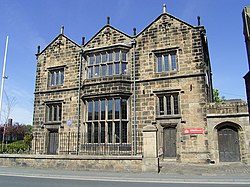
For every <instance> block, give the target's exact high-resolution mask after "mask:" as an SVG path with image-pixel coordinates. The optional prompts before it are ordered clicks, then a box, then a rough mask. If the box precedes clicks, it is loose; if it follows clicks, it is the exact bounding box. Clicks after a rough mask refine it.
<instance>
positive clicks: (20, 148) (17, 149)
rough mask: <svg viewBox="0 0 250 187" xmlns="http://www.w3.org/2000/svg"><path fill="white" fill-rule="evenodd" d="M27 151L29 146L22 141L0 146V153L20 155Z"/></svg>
mask: <svg viewBox="0 0 250 187" xmlns="http://www.w3.org/2000/svg"><path fill="white" fill-rule="evenodd" d="M2 148H3V150H2ZM29 150H30V146H29V145H27V144H26V143H25V142H24V141H23V140H19V141H16V142H12V143H9V144H4V145H3V146H2V145H1V153H9V154H20V153H28V152H29Z"/></svg>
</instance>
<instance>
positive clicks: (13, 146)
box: [0, 123, 33, 153]
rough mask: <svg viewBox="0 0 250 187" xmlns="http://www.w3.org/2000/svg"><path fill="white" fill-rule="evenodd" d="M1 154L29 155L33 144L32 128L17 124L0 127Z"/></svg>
mask: <svg viewBox="0 0 250 187" xmlns="http://www.w3.org/2000/svg"><path fill="white" fill-rule="evenodd" d="M0 138H1V140H2V141H1V143H2V144H1V145H0V146H1V148H2V149H1V150H0V153H27V152H29V150H30V148H31V144H32V138H33V137H32V126H31V125H23V124H19V123H15V124H14V125H0Z"/></svg>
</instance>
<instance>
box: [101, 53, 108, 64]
mask: <svg viewBox="0 0 250 187" xmlns="http://www.w3.org/2000/svg"><path fill="white" fill-rule="evenodd" d="M106 62H107V54H106V53H103V54H102V63H106Z"/></svg>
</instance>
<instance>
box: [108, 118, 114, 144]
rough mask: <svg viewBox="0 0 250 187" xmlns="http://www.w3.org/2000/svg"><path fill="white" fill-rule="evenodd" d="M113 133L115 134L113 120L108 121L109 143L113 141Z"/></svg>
mask: <svg viewBox="0 0 250 187" xmlns="http://www.w3.org/2000/svg"><path fill="white" fill-rule="evenodd" d="M112 134H113V128H112V122H108V143H112Z"/></svg>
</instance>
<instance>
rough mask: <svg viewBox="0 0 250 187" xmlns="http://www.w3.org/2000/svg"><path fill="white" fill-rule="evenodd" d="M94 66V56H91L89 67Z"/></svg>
mask: <svg viewBox="0 0 250 187" xmlns="http://www.w3.org/2000/svg"><path fill="white" fill-rule="evenodd" d="M93 64H94V56H93V55H92V56H90V57H89V65H93Z"/></svg>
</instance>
